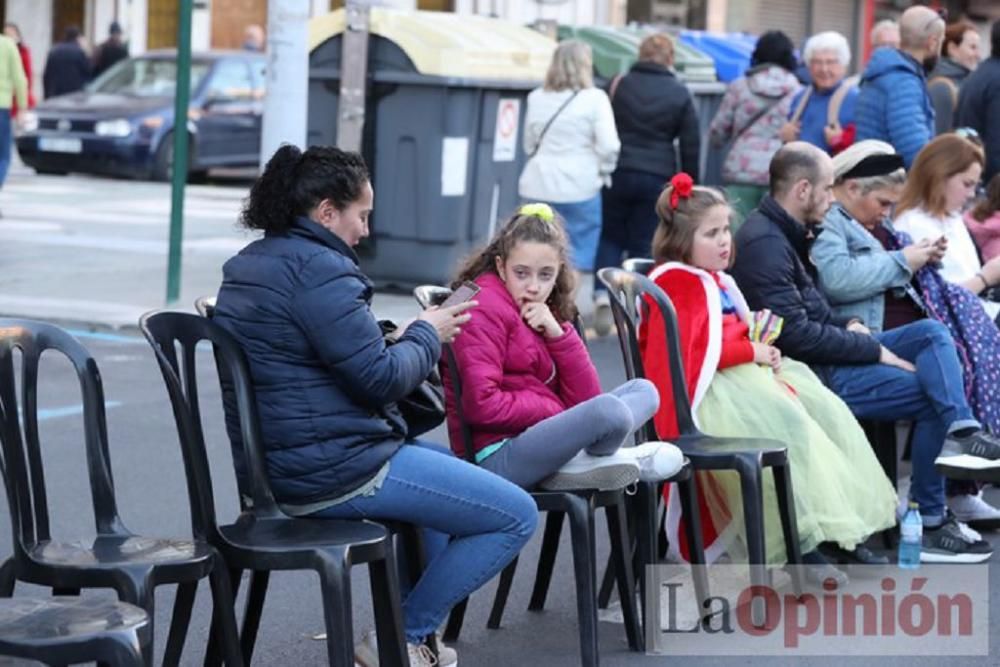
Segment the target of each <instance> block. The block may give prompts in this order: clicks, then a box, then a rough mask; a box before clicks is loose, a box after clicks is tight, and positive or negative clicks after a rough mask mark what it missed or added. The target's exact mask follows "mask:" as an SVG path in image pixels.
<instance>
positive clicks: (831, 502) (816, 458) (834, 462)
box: [697, 358, 896, 564]
mask: <svg viewBox="0 0 1000 667" xmlns="http://www.w3.org/2000/svg"><path fill="white" fill-rule="evenodd" d="M697 417H698V424H699V426H700V428H701V430H702V431H703V432H705V433H707V434H710V435H716V436H730V437H739V436H742V437H759V438H770V439H773V440H778V441H781V442H783V443H785V444H786V445H787V446H788V453H789V460H790V462H791V475H792V489H793V492H794V495H795V512H796V520H797V524H798V530H799V543H800V547H801V549H802V552H803V553H806V552H808V551H811V550H813V549H815V548H816V547H817V546H818V545H819V544H820V543H821V542H835V543H837V544H839V545H840V546H842V547H843V548H845V549H853V548H854V547H855V546H857V545H858V544H859V543H861V542H863V541H864V540H865V539H866V538H867V537H868V536H869V535H871V534H873V533H875V532H877V531H880V530H884V529H885V528H888V527H890V526H892V525H893V524H894V523H895V520H896V490H895V489H894V488H893V486H892V484H891V483H890V482H889V479H888V478H887V477H886V476H885V473H884V472H883V471H882V468H881V466H880V465H879V463H878V460H877V459H876V458H875V454H874V452H873V451H872V448H871V445H870V444H869V443H868V440H867V438H866V437H865V434H864V431H862V429H861V427H860V426H859V425H858V422H857V420H856V419H855V418H854V415H852V414H851V411H850V409H849V408H848V407H847V405H845V404H844V402H843V401H841V400H840V399H839V398H838V397H837V396H836V394H834V393H833V392H831V391H830V390H829V389H827V388H826V386H825V385H824V384H823V383H822V382H821V381H820V380H819V378H817V377H816V375H815V374H814V373H813V372H812V371H811V370H809V367H808V366H806V365H805V364H802V363H799V362H797V361H794V360H791V359H787V358H786V359H784V360H782V367H781V371H780V373H777V374H775V373H773V372H772V371H771V370H770V369H769V368H766V367H762V366H759V365H757V364H752V363H750V364H741V365H739V366H733V367H731V368H727V369H725V370H722V371H719V372H717V373H716V374H715V377H714V378H713V379H712V383H711V385H710V386H709V389H708V392H707V393H706V395H705V397H704V399H703V400H702V402H701V404H700V405H699V406H698V410H697ZM699 475H709V476H711V477H712V481H713V482H714V483H713V484H702V485H701V488H702V489H704V490H705V495H706V501H707V505H708V508H709V511H710V513H711V516H712V519H713V521H714V522H715V525H716V526H717V527H718V528H719V529H720V530H721V529H722V527H723V526H725V525H726V524H727V523H730V522H732V525H731V526H730V529H729V530H728V531H726V532H725V533H723V535H724V539H725V540H726V543H725V544H724V546H725V548H726V550H727V551H728V552H729V554H730V555H731V557H732V558H733V560H735V561H740V560H745V559H746V544H745V531H744V523H743V512H742V502H741V499H740V498H741V496H740V483H739V477H738V476H737V475H736V473H735V472H729V471H722V472H706V473H699ZM764 514H765V517H764V527H765V536H766V537H765V540H766V549H767V559H768V562H769V563H772V564H779V563H783V562H784V561H785V545H784V538H783V537H782V532H781V522H780V518H779V514H778V505H777V502H776V495H775V489H774V481H773V477H772V475H771V472H770V470H766V471H765V482H764Z"/></svg>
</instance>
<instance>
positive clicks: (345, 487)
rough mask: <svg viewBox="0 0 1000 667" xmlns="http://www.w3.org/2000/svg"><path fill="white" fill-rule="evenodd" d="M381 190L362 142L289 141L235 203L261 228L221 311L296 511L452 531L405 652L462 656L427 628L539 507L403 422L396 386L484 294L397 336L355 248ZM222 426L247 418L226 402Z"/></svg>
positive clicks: (513, 546) (497, 564) (283, 501)
mask: <svg viewBox="0 0 1000 667" xmlns="http://www.w3.org/2000/svg"><path fill="white" fill-rule="evenodd" d="M373 202H374V192H373V191H372V186H371V183H370V181H369V177H368V170H367V167H366V166H365V163H364V161H363V160H362V159H361V156H360V155H358V154H357V153H347V152H344V151H341V150H339V149H337V148H332V147H321V146H313V147H311V148H309V149H308V150H307V151H305V152H304V153H303V152H301V151H300V150H299V149H297V148H295V147H294V146H288V145H285V146H282V147H281V148H279V149H278V151H277V152H276V153H275V154H274V156H273V157H272V158H271V160H270V161H269V162H268V163H267V167H266V168H265V169H264V173H263V174H262V175H261V177H260V179H258V181H257V182H256V183H255V184H254V186H253V188H252V190H251V191H250V197H249V198H248V200H247V203H246V205H245V206H244V209H243V212H242V215H241V222H242V224H243V225H244V226H245V227H247V228H249V229H252V230H260V231H263V232H264V236H263V238H261V239H260V240H257V241H254V242H253V243H251V244H250V245H248V246H247V247H245V248H244V249H243V250H241V251H240V253H239V254H238V255H236V256H235V257H233V258H232V259H230V260H229V261H228V262H226V264H225V267H224V268H223V282H222V287H221V289H220V290H219V295H218V302H217V306H216V314H215V320H216V321H217V322H218V323H219V324H220V325H221V326H223V327H224V328H226V329H227V330H229V331H230V333H232V334H233V335H234V336H235V337H236V339H237V340H238V341H239V342H240V343H241V344H242V346H243V349H244V350H245V351H246V353H247V357H248V359H249V362H250V372H251V376H252V379H253V383H254V389H255V390H256V395H257V398H258V405H259V408H260V413H261V417H262V419H261V435H262V438H263V441H264V447H265V450H266V455H267V464H268V470H267V473H268V477H269V478H270V481H271V487H272V489H273V490H274V493H275V496H276V498H277V500H278V502H279V503H280V505H281V507H282V509H283V510H284V511H285V512H286V513H287V514H290V515H292V516H303V517H313V518H321V519H375V520H380V519H389V520H394V521H404V522H407V523H412V524H415V525H418V526H422V527H424V528H426V529H429V530H430V531H433V532H435V533H438V534H440V533H443V534H445V535H447V536H451V539H450V541H447V542H445V541H442V540H433V542H434V544H436V545H438V549H439V552H438V553H434V554H429V556H430V557H429V558H428V565H427V568H426V569H425V570H424V572H423V575H422V576H421V577H420V579H419V580H417V581H416V582H412V584H413V585H412V588H411V590H410V591H409V593H408V594H407V595H406V596H405V599H404V600H403V620H404V625H405V634H406V642H407V648H408V650H409V660H410V664H411V665H415V666H420V667H432V666H434V665H441V666H448V665H454V664H455V663H456V662H457V656H456V654H455V651H454V650H452V649H450V648H448V647H444V646H443V645H441V644H440V643H439V642H436V641H433V639H432V638H433V637H434V636H435V633H436V631H437V629H438V627H439V626H440V625H441V623H442V622H443V620H444V618H445V616H446V615H447V614H448V612H449V611H450V610H451V608H452V606H454V605H455V604H456V603H457V602H458V601H460V600H463V599H465V598H466V597H468V595H469V594H470V593H472V592H473V591H475V590H476V589H477V588H479V587H480V586H482V585H483V584H485V583H486V582H488V581H489V580H490V579H491V578H492V577H493V575H495V574H496V573H498V572H499V571H500V570H502V569H503V568H504V566H506V565H507V563H509V562H510V561H511V560H512V559H513V558H514V557H515V556H516V555H517V553H518V552H519V551H520V549H521V547H522V546H524V544H525V543H526V542H527V541H528V539H529V538H530V537H531V535H532V534H533V533H534V530H535V525H536V523H537V521H538V511H537V509H536V507H535V503H534V501H533V500H532V499H531V497H530V496H529V495H528V494H526V493H525V492H524V491H522V490H521V489H519V488H518V487H517V486H515V485H514V484H511V483H510V482H508V481H506V480H504V479H501V478H499V477H497V476H496V475H492V474H490V473H488V472H487V471H485V470H482V469H480V468H477V467H476V466H472V465H469V464H468V463H466V462H465V461H462V460H459V459H456V458H455V457H454V456H453V455H452V454H451V453H450V452H448V451H447V450H445V449H443V448H441V447H438V446H437V445H434V444H433V443H429V442H422V441H417V440H411V439H409V438H408V436H407V426H406V423H405V422H404V420H403V419H402V417H401V415H400V412H399V410H398V408H397V407H396V401H398V400H399V399H401V398H403V397H404V396H406V395H408V394H409V393H410V392H412V391H413V390H414V389H415V388H416V387H417V386H418V385H419V384H420V383H421V382H422V381H423V380H424V379H425V378H426V377H427V375H428V374H429V373H430V372H431V370H432V369H433V367H434V364H436V363H437V361H438V358H439V356H440V354H441V343H442V342H452V341H454V340H456V336H458V335H459V332H460V330H461V327H462V326H463V325H466V324H468V323H469V322H470V311H471V310H472V309H473V308H474V307H475V306H476V302H475V301H470V302H467V303H463V304H458V305H455V306H450V307H445V308H434V309H430V310H427V311H425V312H424V313H423V314H421V315H420V317H419V318H418V319H417V320H415V321H413V322H411V323H409V324H408V325H407V326H406V327H404V329H403V331H402V332H401V333H400V335H399V339H398V342H396V343H395V344H394V345H391V346H388V347H387V346H386V345H385V342H384V340H383V338H382V331H381V328H380V327H379V323H378V321H377V320H376V319H375V316H374V315H373V314H372V311H371V307H370V304H371V298H372V293H373V288H372V283H371V281H370V280H369V279H368V278H367V277H366V276H365V275H364V274H363V273H361V270H360V269H359V268H358V257H357V255H356V254H355V253H354V246H356V245H357V244H358V242H359V241H360V240H361V239H362V238H364V237H365V236H367V235H368V217H369V215H370V214H371V210H372V206H373ZM227 427H228V428H229V431H230V433H234V432H236V433H238V426H237V425H235V424H233V423H230V421H229V419H228V416H227ZM237 442H238V441H237ZM234 451H235V450H234ZM237 456H238V454H237ZM239 465H240V464H239V459H238V458H237V467H238V468H239ZM429 638H431V639H432V640H431V641H428V639H429ZM377 656H378V652H377V647H376V645H375V638H374V635H373V634H372V633H368V634H366V635H365V637H364V639H363V641H362V642H361V643H360V644H359V645H358V646H357V647H356V652H355V660H356V661H357V662H358V664H360V665H362V666H363V667H374V666H375V665H377Z"/></svg>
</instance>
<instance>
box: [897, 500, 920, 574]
mask: <svg viewBox="0 0 1000 667" xmlns="http://www.w3.org/2000/svg"><path fill="white" fill-rule="evenodd" d="M899 533H900V540H899V566H900V567H901V568H904V569H906V570H916V569H917V568H918V567H920V543H921V542H922V540H923V537H924V521H923V519H921V518H920V510H919V508H918V507H917V504H916V503H915V502H913V501H910V509H908V510H907V511H906V516H904V517H903V521H902V523H900V524H899Z"/></svg>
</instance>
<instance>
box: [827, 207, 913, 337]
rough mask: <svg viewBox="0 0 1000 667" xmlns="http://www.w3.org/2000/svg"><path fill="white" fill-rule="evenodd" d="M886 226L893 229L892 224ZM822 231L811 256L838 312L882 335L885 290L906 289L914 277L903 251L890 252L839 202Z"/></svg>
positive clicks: (832, 208)
mask: <svg viewBox="0 0 1000 667" xmlns="http://www.w3.org/2000/svg"><path fill="white" fill-rule="evenodd" d="M881 224H882V225H884V226H886V227H888V228H889V229H892V226H891V225H890V223H889V221H888V220H884V221H882V223H881ZM822 229H823V231H822V233H821V234H819V235H818V236H817V237H816V240H815V241H814V242H813V245H812V248H811V250H810V258H811V259H812V262H813V264H814V265H815V267H816V272H817V274H818V278H819V287H820V289H821V290H822V291H823V293H824V294H826V297H827V299H828V300H829V301H830V305H831V307H832V308H833V312H834V314H835V315H837V316H840V317H847V318H857V319H859V320H861V321H862V322H863V323H864V324H865V326H867V327H868V328H869V329H871V330H872V331H873V332H875V333H878V332H880V331H881V330H882V322H883V319H884V316H885V292H886V290H889V289H893V288H902V287H903V286H905V285H906V284H907V283H909V282H910V280H911V279H912V278H913V272H912V271H911V270H910V266H909V265H908V264H907V263H906V259H905V257H904V256H903V252H902V251H901V250H896V251H893V252H888V251H886V250H885V248H883V247H882V244H881V243H879V240H878V239H877V238H875V237H874V236H873V235H872V234H871V232H869V231H868V230H867V229H865V228H864V227H862V226H861V224H860V223H859V222H858V221H857V220H855V219H854V218H852V217H851V214H850V213H848V212H847V210H846V209H845V208H844V207H843V206H841V205H840V204H834V205H833V206H832V207H831V208H830V210H829V211H828V212H827V214H826V218H825V219H824V220H823V228H822Z"/></svg>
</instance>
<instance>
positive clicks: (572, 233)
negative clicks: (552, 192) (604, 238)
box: [549, 192, 601, 271]
mask: <svg viewBox="0 0 1000 667" xmlns="http://www.w3.org/2000/svg"><path fill="white" fill-rule="evenodd" d="M549 205H550V206H551V207H552V208H554V209H555V210H556V212H557V213H559V215H561V216H562V218H563V220H565V221H566V235H567V236H568V237H569V249H570V260H571V261H572V263H573V268H575V269H576V270H577V271H593V270H594V256H595V255H596V254H597V241H598V239H600V238H601V193H600V192H598V193H597V194H596V195H594V196H593V197H591V198H590V199H585V200H584V201H577V202H571V203H563V204H557V203H555V202H549Z"/></svg>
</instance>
